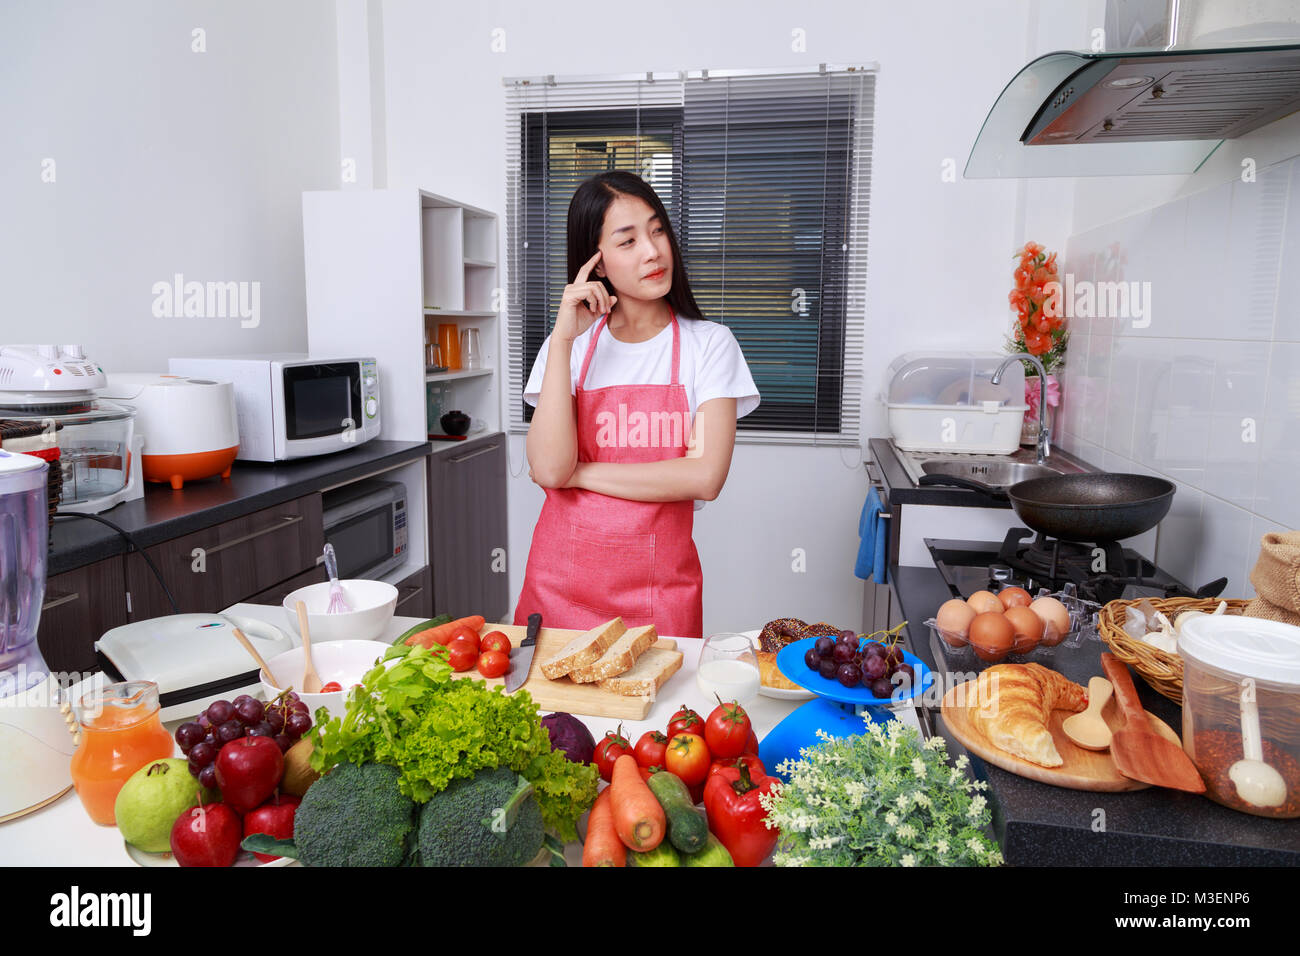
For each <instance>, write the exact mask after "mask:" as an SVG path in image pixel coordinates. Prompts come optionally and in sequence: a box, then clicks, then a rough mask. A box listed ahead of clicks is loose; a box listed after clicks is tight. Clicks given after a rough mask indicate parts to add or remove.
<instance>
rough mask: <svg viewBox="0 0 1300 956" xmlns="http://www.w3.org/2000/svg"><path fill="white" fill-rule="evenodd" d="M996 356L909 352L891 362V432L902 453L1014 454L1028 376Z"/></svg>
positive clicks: (887, 400) (887, 401) (888, 394)
mask: <svg viewBox="0 0 1300 956" xmlns="http://www.w3.org/2000/svg"><path fill="white" fill-rule="evenodd" d="M1005 359H1006V355H1003V354H1001V353H998V352H930V353H927V352H908V353H907V354H905V355H900V356H899V357H898V358H896V359H894V361H893V362H891V363H890V364H889V372H888V373H887V376H886V378H887V381H888V382H889V384H888V387H887V391H886V393H885V395H884V396H883V399H884V403H885V407H886V408H887V409H888V410H889V430H890V433H891V434H892V435H893V437H894V444H896V445H897V446H898V447H899V448H901V449H903V450H904V451H931V452H960V453H963V454H982V455H1010V454H1012V453H1013V452H1015V451H1016V450H1017V449H1019V447H1020V426H1021V424H1022V423H1023V422H1024V418H1025V412H1026V411H1028V410H1029V406H1028V405H1027V404H1025V372H1024V367H1023V366H1022V365H1021V364H1020V363H1019V362H1013V363H1011V364H1010V365H1008V366H1007V369H1006V371H1005V372H1003V374H1002V380H1001V382H1000V383H999V384H997V385H994V384H993V382H992V378H993V373H994V372H996V371H997V368H998V366H999V365H1000V364H1002V362H1003V361H1004V360H1005Z"/></svg>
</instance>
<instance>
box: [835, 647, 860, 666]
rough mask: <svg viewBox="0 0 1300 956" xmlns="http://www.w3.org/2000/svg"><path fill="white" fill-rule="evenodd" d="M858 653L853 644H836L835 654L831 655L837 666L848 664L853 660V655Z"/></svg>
mask: <svg viewBox="0 0 1300 956" xmlns="http://www.w3.org/2000/svg"><path fill="white" fill-rule="evenodd" d="M856 653H857V650H856V648H854V647H853V646H852V645H851V644H836V645H835V653H834V654H832V655H831V657H833V658H834V659H835V663H836V664H847V663H848V662H849V661H851V660H853V655H854V654H856Z"/></svg>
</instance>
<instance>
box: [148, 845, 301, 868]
mask: <svg viewBox="0 0 1300 956" xmlns="http://www.w3.org/2000/svg"><path fill="white" fill-rule="evenodd" d="M122 845H123V846H125V847H126V853H127V856H129V857H130V858H131V859H132V860H134V861H135V862H136V864H137V865H139V866H149V867H155V866H177V867H178V866H180V864H179V863H177V862H176V857H174V856H172V855H171V854H170V853H149V852H147V851H145V850H142V849H140V848H139V847H138V846H132V845H131V844H129V843H127V842H126V841H125V840H123V841H122ZM297 862H298V861H297V860H291V859H289V857H287V856H282V857H280V859H278V860H272V861H271V862H270V863H262V862H261V861H259V860H258V859H257V857H255V856H253V854H251V853H249V852H248V851H247V850H240V851H239V856H237V857H235V863H234V865H235V866H243V867H251V866H288V865H289V864H291V863H297Z"/></svg>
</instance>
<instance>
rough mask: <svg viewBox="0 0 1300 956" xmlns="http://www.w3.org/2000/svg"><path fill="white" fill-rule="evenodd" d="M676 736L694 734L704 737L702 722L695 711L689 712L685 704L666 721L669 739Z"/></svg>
mask: <svg viewBox="0 0 1300 956" xmlns="http://www.w3.org/2000/svg"><path fill="white" fill-rule="evenodd" d="M678 734H696V735H698V736H700V737H703V736H704V720H703V718H701V717H700V715H699V714H697V713H696V712H695V711H693V710H691V709H690V708H689V707H687V706H686V705H685V704H683V705H682V706H681V707H678V708H677V713H675V714H673V716H672V718H671V719H670V720H669V721H668V737H669V739H671V738H673V737H676V736H677V735H678Z"/></svg>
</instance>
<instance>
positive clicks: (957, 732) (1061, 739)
mask: <svg viewBox="0 0 1300 956" xmlns="http://www.w3.org/2000/svg"><path fill="white" fill-rule="evenodd" d="M968 689H969V690H968ZM967 693H971V694H973V693H975V681H967V682H966V683H964V684H958V685H957V686H956V687H954V688H952V689H951V690H949V691H948V693H947V694H945V695H944V697H943V705H942V713H943V722H944V724H945V725H947V727H948V732H949V733H950V734H951V735H952V736H953V737H954V738H955V739H956V740H957V741H958V742H959V743H960V744H961V745H962V746H963V747H965V748H966V749H967V750H969V751H970V752H971V753H973V754H975V755H976V756H977V757H979V758H981V759H982V760H984V761H986V762H987V763H991V764H992V765H993V766H995V767H1001V768H1002V769H1003V770H1006V771H1007V772H1009V773H1014V774H1017V775H1018V776H1021V777H1028V778H1029V779H1030V780H1038V781H1041V782H1042V783H1050V784H1052V785H1054V786H1057V787H1067V788H1069V789H1071V790H1097V791H1103V792H1107V793H1120V792H1123V791H1128V790H1146V789H1147V788H1148V787H1149V786H1150V784H1145V783H1141V782H1140V781H1137V780H1130V779H1129V778H1128V777H1125V776H1124V775H1123V774H1121V773H1120V772H1119V771H1118V770H1117V769H1115V761H1114V760H1112V759H1111V756H1110V751H1107V750H1100V751H1098V750H1084V749H1083V748H1082V747H1078V746H1075V744H1074V743H1073V741H1071V740H1070V738H1069V737H1067V736H1066V735H1065V731H1064V730H1062V729H1061V724H1062V723H1063V722H1064V721H1065V718H1066V717H1069V716H1070V715H1071V711H1068V710H1054V711H1052V719H1051V721H1050V722H1049V723H1048V729H1049V730H1051V732H1052V741H1053V743H1055V744H1056V750H1057V752H1058V753H1059V754H1060V755H1061V759H1062V760H1064V761H1065V763H1063V764H1062V765H1061V766H1059V767H1042V766H1039V765H1038V764H1036V763H1032V762H1030V761H1028V760H1023V759H1021V758H1020V757H1017V756H1015V755H1014V754H1009V753H1007V752H1006V751H1005V750H1002V749H1001V748H998V747H995V746H993V744H991V743H990V742H989V739H988V738H987V737H985V736H984V732H983V731H982V730H980V729H979V727H977V726H975V724H973V723H972V722H971V720H970V717H969V715H968V713H967V709H966V707H965V706H964V705H962V704H961V703H960V702H961V701H963V700H965V699H966V695H967ZM1101 716H1102V719H1103V720H1105V721H1106V724H1107V725H1108V726H1109V727H1110V729H1111V730H1119V729H1120V728H1122V727H1123V726H1124V715H1123V714H1122V713H1120V710H1119V707H1118V706H1117V705H1116V704H1115V699H1114V698H1113V697H1112V698H1111V699H1110V701H1108V702H1107V704H1106V707H1105V708H1104V709H1103V710H1102V712H1101ZM1147 716H1148V717H1150V718H1151V726H1152V727H1153V728H1154V730H1155V731H1156V733H1158V734H1160V736H1162V737H1165V738H1166V739H1168V740H1170V741H1172V742H1173V743H1176V744H1178V745H1179V746H1180V747H1181V746H1182V742H1181V741H1180V740H1179V739H1178V735H1177V734H1176V733H1174V732H1173V731H1172V730H1170V729H1169V725H1168V724H1166V723H1165V722H1164V721H1162V720H1161V719H1160V718H1158V717H1156V716H1155V715H1153V714H1152V713H1151V712H1150V711H1148V712H1147Z"/></svg>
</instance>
